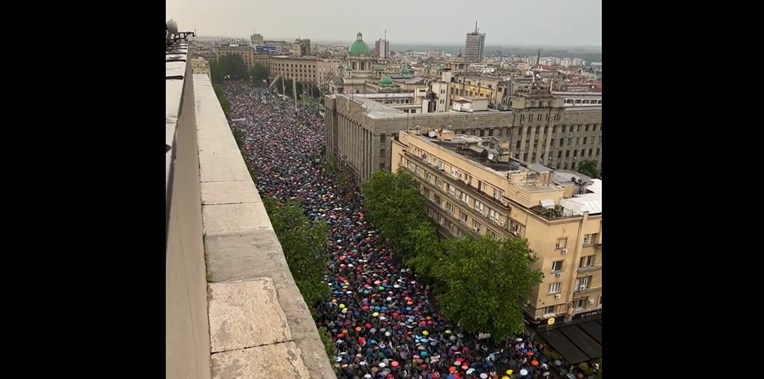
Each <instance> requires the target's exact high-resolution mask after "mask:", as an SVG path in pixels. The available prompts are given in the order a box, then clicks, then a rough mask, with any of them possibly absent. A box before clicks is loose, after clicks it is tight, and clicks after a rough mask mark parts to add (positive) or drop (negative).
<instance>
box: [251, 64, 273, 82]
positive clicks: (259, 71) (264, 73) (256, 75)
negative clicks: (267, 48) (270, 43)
mask: <svg viewBox="0 0 765 379" xmlns="http://www.w3.org/2000/svg"><path fill="white" fill-rule="evenodd" d="M268 75H269V71H268V67H266V66H265V65H263V64H262V63H255V65H254V66H252V70H250V76H251V77H252V81H253V82H255V85H256V86H259V87H260V86H262V85H263V81H264V80H265V81H266V82H268Z"/></svg>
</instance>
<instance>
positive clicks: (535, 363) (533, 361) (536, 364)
mask: <svg viewBox="0 0 765 379" xmlns="http://www.w3.org/2000/svg"><path fill="white" fill-rule="evenodd" d="M531 365H532V366H534V367H536V366H539V361H537V360H536V359H534V360H532V361H531Z"/></svg>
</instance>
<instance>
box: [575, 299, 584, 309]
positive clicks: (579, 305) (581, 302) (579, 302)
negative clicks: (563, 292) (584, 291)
mask: <svg viewBox="0 0 765 379" xmlns="http://www.w3.org/2000/svg"><path fill="white" fill-rule="evenodd" d="M586 305H587V298H586V297H585V298H582V299H579V300H577V301H576V309H584V307H585V306H586Z"/></svg>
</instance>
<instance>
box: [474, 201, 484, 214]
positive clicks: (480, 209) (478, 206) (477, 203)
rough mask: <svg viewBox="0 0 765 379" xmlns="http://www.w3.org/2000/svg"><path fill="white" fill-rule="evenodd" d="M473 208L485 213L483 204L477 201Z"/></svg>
mask: <svg viewBox="0 0 765 379" xmlns="http://www.w3.org/2000/svg"><path fill="white" fill-rule="evenodd" d="M473 206H474V208H475V210H477V211H479V212H481V213H483V203H481V202H480V201H478V200H476V201H475V202H474V204H473Z"/></svg>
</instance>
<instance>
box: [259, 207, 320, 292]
mask: <svg viewBox="0 0 765 379" xmlns="http://www.w3.org/2000/svg"><path fill="white" fill-rule="evenodd" d="M263 203H264V205H265V206H266V211H267V212H268V217H269V218H270V219H271V225H273V227H274V231H275V232H276V236H277V237H278V238H279V243H281V245H282V250H283V251H284V256H285V257H286V258H287V264H288V265H289V267H290V272H292V277H293V278H294V279H295V283H296V284H297V286H298V288H299V289H300V293H301V294H302V295H303V299H304V300H305V302H306V304H308V306H309V307H312V306H314V305H316V303H317V302H319V301H322V300H325V299H327V298H329V295H330V291H329V287H327V285H326V283H325V282H324V277H325V275H328V274H329V270H328V269H327V256H326V247H327V238H328V236H329V234H328V232H329V231H328V229H327V225H326V224H325V223H323V222H312V221H311V220H310V219H309V218H308V216H306V215H305V212H304V210H303V208H302V207H301V206H300V204H299V203H297V202H294V201H289V202H287V203H285V204H279V203H277V202H276V200H273V199H265V200H264V201H263Z"/></svg>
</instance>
